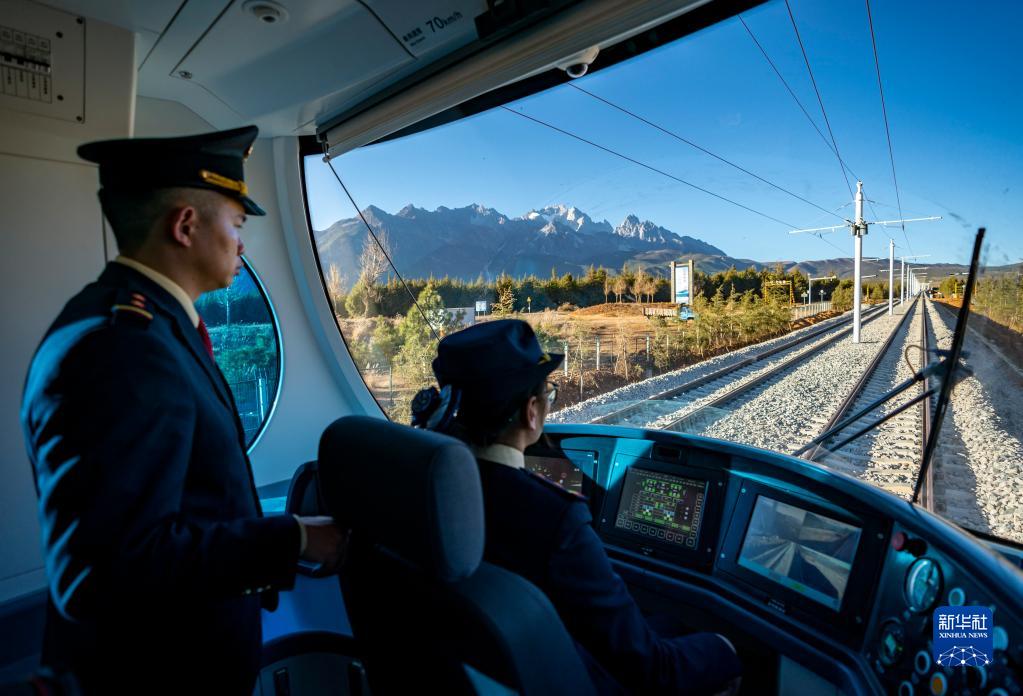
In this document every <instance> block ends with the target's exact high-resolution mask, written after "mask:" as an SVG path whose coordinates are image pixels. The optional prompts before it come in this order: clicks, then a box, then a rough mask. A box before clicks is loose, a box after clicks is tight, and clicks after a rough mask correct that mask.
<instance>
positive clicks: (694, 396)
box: [591, 306, 884, 430]
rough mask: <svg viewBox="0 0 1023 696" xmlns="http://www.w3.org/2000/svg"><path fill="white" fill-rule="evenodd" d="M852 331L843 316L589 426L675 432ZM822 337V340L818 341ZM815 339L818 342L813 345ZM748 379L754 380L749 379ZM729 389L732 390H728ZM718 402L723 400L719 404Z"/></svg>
mask: <svg viewBox="0 0 1023 696" xmlns="http://www.w3.org/2000/svg"><path fill="white" fill-rule="evenodd" d="M883 314H884V308H883V306H876V307H872V308H869V309H868V310H867V311H866V312H864V314H863V323H864V324H866V323H868V322H870V321H873V320H874V319H876V318H878V317H880V316H882V315H883ZM851 331H852V318H851V317H843V318H842V319H840V320H838V321H835V322H829V323H827V324H826V325H824V326H822V327H820V328H817V329H814V330H813V331H810V332H807V333H804V334H801V335H800V336H798V337H796V338H793V339H791V340H788V341H783V342H781V343H779V344H777V345H774V346H772V347H771V348H769V349H766V350H763V351H759V352H757V353H754V354H752V355H749V356H747V357H744V358H742V359H740V360H738V361H736V362H734V363H730V364H728V365H726V366H724V367H722V368H719V369H717V370H715V371H713V372H711V373H709V374H706V375H703V376H701V377H697V378H695V379H691V380H689V381H686V382H684V383H682V384H679V385H676V386H674V387H672V388H670V389H667V390H664V391H661V392H659V393H657V394H653V395H651V396H650V397H648V398H646V399H644V400H641V401H638V402H636V403H632V404H629V405H628V406H625V407H624V408H621V409H618V410H615V411H613V412H611V413H608V414H606V415H603V416H600V417H599V418H595V419H594V420H592V421H591V422H592V423H601V424H607V425H630V426H635V427H655V428H659V429H665V430H672V429H679V426H680V424H684V422H685V421H686V419H688V418H689V417H690V415H692V414H696V413H699V412H700V411H703V409H704V408H707V407H708V406H710V407H712V408H715V407H717V408H719V407H720V405H721V403H724V402H725V401H728V400H730V398H729V395H731V396H733V397H735V396H739V395H741V394H743V393H745V391H748V390H749V389H752V388H753V387H755V386H757V385H760V384H764V383H765V381H767V380H769V379H771V378H772V377H776V376H777V375H779V374H781V373H782V372H784V371H785V370H789V369H792V368H793V366H794V365H796V364H797V363H798V362H800V360H801V359H806V358H809V357H810V356H812V355H816V354H817V353H818V352H820V351H821V350H823V349H825V348H827V347H828V346H830V345H832V344H834V343H835V342H836V341H838V340H840V339H841V338H843V337H844V336H847V335H848V334H849V333H850V332H851ZM821 337H824V338H823V339H822V340H820V341H818V339H821ZM815 341H817V342H816V343H814V342H815ZM751 375H756V376H755V377H753V378H752V379H748V378H749V377H750V376H751ZM729 385H735V386H734V387H731V388H728V387H729ZM722 389H727V391H726V392H724V393H722V394H721V396H719V397H716V398H715V399H714V401H713V402H711V404H707V405H705V406H702V407H700V409H697V410H696V411H693V412H692V413H691V414H686V415H684V416H681V417H679V418H672V415H673V414H675V413H678V412H679V411H681V410H683V409H684V408H685V407H686V406H687V405H688V404H690V403H693V402H696V401H699V400H701V399H704V398H706V397H708V396H711V395H714V394H715V393H717V392H719V391H720V390H722ZM722 399H724V400H725V401H722ZM719 402H720V403H719ZM703 413H704V414H705V415H706V414H709V413H710V411H703ZM665 418H667V419H668V420H667V421H666V422H659V421H661V420H663V419H665Z"/></svg>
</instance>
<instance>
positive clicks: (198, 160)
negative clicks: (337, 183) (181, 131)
mask: <svg viewBox="0 0 1023 696" xmlns="http://www.w3.org/2000/svg"><path fill="white" fill-rule="evenodd" d="M258 135H259V128H257V127H256V126H245V127H243V128H234V129H232V130H226V131H216V132H213V133H202V134H200V135H186V136H183V137H177V138H123V139H120V140H101V141H98V142H94V143H86V144H85V145H82V146H81V147H79V148H78V156H79V157H81V158H82V159H84V160H88V161H89V162H95V163H96V164H98V165H99V182H100V185H101V186H102V187H103V190H107V191H148V190H152V189H159V188H170V187H176V186H183V187H186V188H202V189H210V190H211V191H216V192H218V193H222V194H224V195H225V196H230V197H231V198H236V199H238V201H239V202H241V204H242V206H244V208H245V212H246V213H248V214H249V215H266V212H265V211H264V210H263V209H262V208H260V207H259V205H257V204H256V202H255V201H253V200H252V199H251V198H249V189H248V186H247V185H246V184H245V171H244V165H245V160H246V158H248V156H249V154H250V153H251V152H252V144H253V142H255V140H256V137H257V136H258Z"/></svg>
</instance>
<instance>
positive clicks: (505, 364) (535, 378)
mask: <svg viewBox="0 0 1023 696" xmlns="http://www.w3.org/2000/svg"><path fill="white" fill-rule="evenodd" d="M564 357H565V356H564V355H560V354H558V353H547V352H545V351H544V349H543V348H542V347H540V342H539V341H538V340H537V339H536V334H535V333H533V328H532V327H531V326H530V325H529V324H527V323H526V322H524V321H522V320H520V319H499V320H497V321H488V322H486V323H483V324H476V325H475V326H470V327H469V328H467V329H463V330H461V331H457V332H455V333H453V334H450V335H448V336H445V337H444V338H443V339H442V340H441V342H440V343H439V344H438V346H437V357H436V358H435V359H434V361H433V373H434V375H436V376H437V382H438V383H439V384H440V385H441V386H442V387H443V386H445V385H447V384H452V385H454V386H456V387H458V388H460V389H461V390H462V392H463V397H462V398H463V401H462V403H463V404H470V405H471V408H470V409H469V410H470V411H474V412H475V411H478V412H477V413H465V414H463V416H464V417H465V418H467V419H469V420H472V419H486V420H492V421H494V422H501V421H503V420H504V419H506V418H507V417H508V415H510V413H509V411H511V410H513V409H514V408H517V407H518V405H519V403H521V401H522V400H523V399H525V398H526V396H528V394H529V393H530V392H531V391H532V390H533V389H535V388H536V386H537V385H538V384H540V382H541V381H542V380H544V379H545V378H546V377H547V375H549V374H550V373H551V372H553V371H554V370H555V369H557V367H558V365H560V364H561V361H562V360H563V359H564ZM463 410H465V409H463Z"/></svg>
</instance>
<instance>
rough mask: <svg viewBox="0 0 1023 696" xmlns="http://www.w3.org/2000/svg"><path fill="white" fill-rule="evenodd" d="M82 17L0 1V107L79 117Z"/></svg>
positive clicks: (82, 73)
mask: <svg viewBox="0 0 1023 696" xmlns="http://www.w3.org/2000/svg"><path fill="white" fill-rule="evenodd" d="M85 30H86V25H85V20H84V19H82V18H81V17H77V16H75V15H73V14H69V13H67V12H61V11H60V10H55V9H52V8H49V7H45V6H43V5H40V4H37V3H35V2H29V1H28V0H0V86H2V92H0V108H3V109H10V110H12V111H20V112H23V113H29V114H35V115H37V116H47V117H50V118H56V119H61V120H63V121H72V122H78V123H83V122H84V121H85Z"/></svg>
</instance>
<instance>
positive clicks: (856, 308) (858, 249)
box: [852, 181, 867, 343]
mask: <svg viewBox="0 0 1023 696" xmlns="http://www.w3.org/2000/svg"><path fill="white" fill-rule="evenodd" d="M852 233H853V239H854V240H855V241H854V242H853V249H854V255H853V332H852V342H853V343H859V342H860V310H861V305H862V304H863V298H862V297H861V295H862V293H863V278H861V277H860V267H861V266H862V265H863V238H864V237H865V236H866V234H867V223H866V222H864V221H863V182H862V181H857V182H856V222H855V223H854V224H853V226H852Z"/></svg>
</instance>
